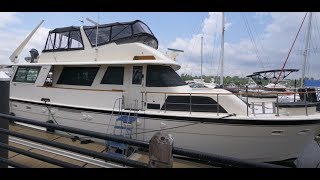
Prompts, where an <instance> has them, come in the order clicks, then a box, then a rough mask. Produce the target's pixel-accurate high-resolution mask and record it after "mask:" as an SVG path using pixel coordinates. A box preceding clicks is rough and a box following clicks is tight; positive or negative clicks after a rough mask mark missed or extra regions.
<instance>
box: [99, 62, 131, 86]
mask: <svg viewBox="0 0 320 180" xmlns="http://www.w3.org/2000/svg"><path fill="white" fill-rule="evenodd" d="M112 68H121V69H122V82H121V84H120V83H107V82H105V81H107V75H108V70H110V69H112ZM124 72H125V67H124V66H108V67H107V69H106V71H105V73H104V75H103V77H102V79H101V81H100V84H101V85H118V86H122V85H124Z"/></svg>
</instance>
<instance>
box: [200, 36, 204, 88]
mask: <svg viewBox="0 0 320 180" xmlns="http://www.w3.org/2000/svg"><path fill="white" fill-rule="evenodd" d="M202 58H203V36H201V67H200V68H201V70H200V72H201V82H202V61H203V59H202Z"/></svg>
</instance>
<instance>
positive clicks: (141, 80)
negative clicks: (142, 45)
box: [131, 65, 144, 85]
mask: <svg viewBox="0 0 320 180" xmlns="http://www.w3.org/2000/svg"><path fill="white" fill-rule="evenodd" d="M135 67H138V68H141V79H140V83H134V82H133V81H134V79H133V78H134V70H135ZM131 75H132V76H131V84H132V85H142V82H143V76H144V75H143V66H142V65H140V66H132V74H131Z"/></svg>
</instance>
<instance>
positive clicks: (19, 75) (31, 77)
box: [13, 66, 41, 83]
mask: <svg viewBox="0 0 320 180" xmlns="http://www.w3.org/2000/svg"><path fill="white" fill-rule="evenodd" d="M40 69H41V67H40V66H39V67H31V66H21V67H18V69H17V72H16V74H15V76H14V78H13V81H14V82H25V83H34V82H36V80H37V77H38V74H39V72H40Z"/></svg>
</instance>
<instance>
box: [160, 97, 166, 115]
mask: <svg viewBox="0 0 320 180" xmlns="http://www.w3.org/2000/svg"><path fill="white" fill-rule="evenodd" d="M166 100H167V93H164V112H165V113H166V112H167V103H166ZM160 108H161V107H160Z"/></svg>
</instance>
